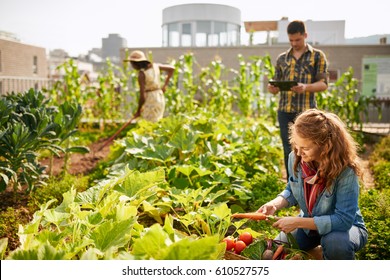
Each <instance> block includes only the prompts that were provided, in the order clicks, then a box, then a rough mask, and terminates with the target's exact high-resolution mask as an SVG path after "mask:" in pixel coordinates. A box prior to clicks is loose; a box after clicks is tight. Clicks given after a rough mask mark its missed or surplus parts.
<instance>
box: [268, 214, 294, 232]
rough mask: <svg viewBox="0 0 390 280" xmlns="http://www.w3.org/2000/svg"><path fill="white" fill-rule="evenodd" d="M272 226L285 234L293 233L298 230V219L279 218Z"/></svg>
mask: <svg viewBox="0 0 390 280" xmlns="http://www.w3.org/2000/svg"><path fill="white" fill-rule="evenodd" d="M272 226H273V227H274V228H277V229H279V230H281V231H283V232H284V233H289V232H292V231H293V230H295V229H296V228H297V217H284V218H279V219H278V220H277V221H276V222H275V223H273V224H272Z"/></svg>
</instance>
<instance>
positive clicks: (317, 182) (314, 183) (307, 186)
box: [301, 160, 325, 216]
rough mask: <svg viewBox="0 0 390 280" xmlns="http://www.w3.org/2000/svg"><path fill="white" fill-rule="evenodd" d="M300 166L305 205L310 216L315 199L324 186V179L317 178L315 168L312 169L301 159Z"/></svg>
mask: <svg viewBox="0 0 390 280" xmlns="http://www.w3.org/2000/svg"><path fill="white" fill-rule="evenodd" d="M301 167H302V179H303V191H304V194H305V201H306V207H307V210H308V212H309V215H310V216H311V215H312V211H313V207H314V205H315V203H316V200H317V198H318V196H319V195H320V194H321V193H322V191H323V190H324V188H325V180H324V179H322V178H318V177H317V175H318V173H317V169H313V168H312V167H310V166H309V164H308V163H306V162H304V161H303V160H302V161H301Z"/></svg>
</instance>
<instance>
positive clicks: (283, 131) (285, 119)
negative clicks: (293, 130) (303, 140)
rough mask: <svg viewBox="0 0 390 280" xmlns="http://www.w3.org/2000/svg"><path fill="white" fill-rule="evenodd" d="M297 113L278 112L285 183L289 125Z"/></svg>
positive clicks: (289, 149) (288, 148) (288, 151)
mask: <svg viewBox="0 0 390 280" xmlns="http://www.w3.org/2000/svg"><path fill="white" fill-rule="evenodd" d="M298 114H299V113H287V112H282V111H278V122H279V129H280V138H282V144H283V154H284V166H285V168H286V172H287V182H288V178H289V177H290V176H289V174H288V155H289V154H290V152H291V145H290V140H289V124H290V123H294V120H295V118H296V117H297V116H298Z"/></svg>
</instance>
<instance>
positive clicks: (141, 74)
mask: <svg viewBox="0 0 390 280" xmlns="http://www.w3.org/2000/svg"><path fill="white" fill-rule="evenodd" d="M124 61H129V62H130V63H131V65H132V67H133V68H134V69H135V70H137V71H138V84H139V88H140V97H139V103H138V109H137V111H136V113H135V114H134V118H137V117H139V116H141V117H142V118H144V119H145V120H148V121H151V122H157V121H159V120H160V119H161V118H162V117H163V115H164V110H165V99H164V92H165V90H166V88H167V86H168V83H169V80H170V79H171V77H172V75H173V70H174V69H175V68H174V67H173V66H171V65H169V64H160V63H152V62H150V61H149V60H148V59H147V58H146V56H145V54H144V53H143V52H142V51H139V50H136V51H133V52H132V53H131V54H130V57H129V59H126V60H124ZM161 71H165V72H166V73H167V76H166V78H165V83H164V84H163V86H162V87H161V83H160V73H161Z"/></svg>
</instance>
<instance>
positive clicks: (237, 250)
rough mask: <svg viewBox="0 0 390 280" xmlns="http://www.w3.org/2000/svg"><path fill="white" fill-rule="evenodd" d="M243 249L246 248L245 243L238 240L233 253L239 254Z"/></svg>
mask: <svg viewBox="0 0 390 280" xmlns="http://www.w3.org/2000/svg"><path fill="white" fill-rule="evenodd" d="M245 248H246V244H245V242H244V241H242V240H238V241H237V242H236V247H235V248H234V253H236V254H240V253H241V252H242V250H244V249H245Z"/></svg>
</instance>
